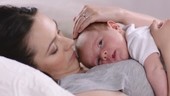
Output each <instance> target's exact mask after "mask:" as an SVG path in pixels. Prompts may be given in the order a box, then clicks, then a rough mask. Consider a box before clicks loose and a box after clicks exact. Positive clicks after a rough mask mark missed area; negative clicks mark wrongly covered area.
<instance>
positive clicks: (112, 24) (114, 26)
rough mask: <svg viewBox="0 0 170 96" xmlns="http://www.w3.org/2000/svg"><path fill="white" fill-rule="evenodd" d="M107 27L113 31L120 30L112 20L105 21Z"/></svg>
mask: <svg viewBox="0 0 170 96" xmlns="http://www.w3.org/2000/svg"><path fill="white" fill-rule="evenodd" d="M107 25H108V26H109V27H111V28H113V29H116V30H118V29H119V28H120V26H119V25H118V24H117V23H116V22H114V21H113V20H109V21H107Z"/></svg>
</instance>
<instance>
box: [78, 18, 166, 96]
mask: <svg viewBox="0 0 170 96" xmlns="http://www.w3.org/2000/svg"><path fill="white" fill-rule="evenodd" d="M125 30H126V31H125ZM75 42H76V50H77V53H78V56H79V60H80V62H82V63H83V64H84V65H85V66H86V67H88V68H92V67H94V66H97V65H101V64H108V63H113V62H118V61H120V60H125V59H129V58H132V59H135V60H137V61H138V62H140V63H141V64H142V65H143V66H144V68H145V71H146V75H147V78H148V80H149V82H150V83H151V86H152V87H153V90H154V92H155V94H156V96H166V95H167V78H166V74H165V71H164V69H163V65H162V63H161V61H160V54H159V51H158V49H157V46H156V44H155V42H154V40H153V38H152V36H151V34H150V29H149V27H148V26H144V27H139V28H135V25H134V24H131V25H129V26H126V28H124V29H123V28H122V27H120V26H119V24H117V23H115V22H114V21H107V22H105V23H101V22H98V23H97V22H96V23H93V24H91V25H89V26H88V27H87V28H86V29H84V30H83V32H82V33H81V34H80V35H79V37H78V38H77V40H76V41H75ZM129 55H130V56H129ZM139 86H140V85H139Z"/></svg>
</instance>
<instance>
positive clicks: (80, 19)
mask: <svg viewBox="0 0 170 96" xmlns="http://www.w3.org/2000/svg"><path fill="white" fill-rule="evenodd" d="M94 13H95V12H94V11H93V10H92V9H91V7H89V6H87V5H86V6H85V7H84V8H83V10H82V11H81V12H80V13H79V15H78V16H77V17H76V18H75V24H74V28H73V38H74V39H76V38H77V37H78V34H79V33H80V32H81V31H82V30H83V29H85V28H86V27H87V26H88V25H89V24H90V23H92V22H94V21H95V20H94V15H95V14H94Z"/></svg>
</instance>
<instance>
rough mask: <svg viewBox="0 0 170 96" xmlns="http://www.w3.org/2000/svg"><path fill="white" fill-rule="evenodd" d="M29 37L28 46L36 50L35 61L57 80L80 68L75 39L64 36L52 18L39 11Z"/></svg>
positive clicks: (41, 68)
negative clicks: (74, 45)
mask: <svg viewBox="0 0 170 96" xmlns="http://www.w3.org/2000/svg"><path fill="white" fill-rule="evenodd" d="M28 37H29V39H28V46H29V47H30V48H31V49H32V50H34V51H35V52H36V54H35V58H34V62H36V64H37V66H38V69H40V70H41V71H43V72H46V73H47V74H49V75H50V76H52V77H53V78H54V79H56V80H57V79H59V78H61V77H64V76H66V75H68V74H71V73H76V72H78V71H79V70H80V65H79V62H78V60H77V58H76V55H75V52H74V50H73V48H72V47H73V44H74V42H73V40H72V39H69V38H66V37H64V36H63V35H62V32H61V31H60V30H59V29H58V27H57V25H56V23H55V22H54V21H53V20H52V19H50V18H48V17H47V16H45V15H43V14H41V13H40V12H38V13H37V14H36V16H35V22H34V24H33V26H32V28H31V31H30V33H29V36H28Z"/></svg>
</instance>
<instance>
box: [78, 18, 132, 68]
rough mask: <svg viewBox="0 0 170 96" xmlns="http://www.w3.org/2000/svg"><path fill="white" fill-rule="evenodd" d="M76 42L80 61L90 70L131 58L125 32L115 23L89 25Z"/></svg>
mask: <svg viewBox="0 0 170 96" xmlns="http://www.w3.org/2000/svg"><path fill="white" fill-rule="evenodd" d="M75 42H76V50H77V53H78V56H79V60H80V62H82V63H83V64H84V65H85V66H86V67H88V68H91V67H94V66H96V65H100V64H106V63H112V62H117V61H120V60H125V59H128V58H129V55H128V50H127V46H126V40H125V37H124V31H123V30H122V28H121V27H120V26H119V25H118V24H117V23H115V22H114V21H108V22H105V23H103V22H102V23H101V22H96V23H93V24H91V25H89V26H88V27H87V28H86V29H84V30H83V32H82V33H81V34H80V35H79V37H78V38H77V40H76V41H75Z"/></svg>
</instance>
